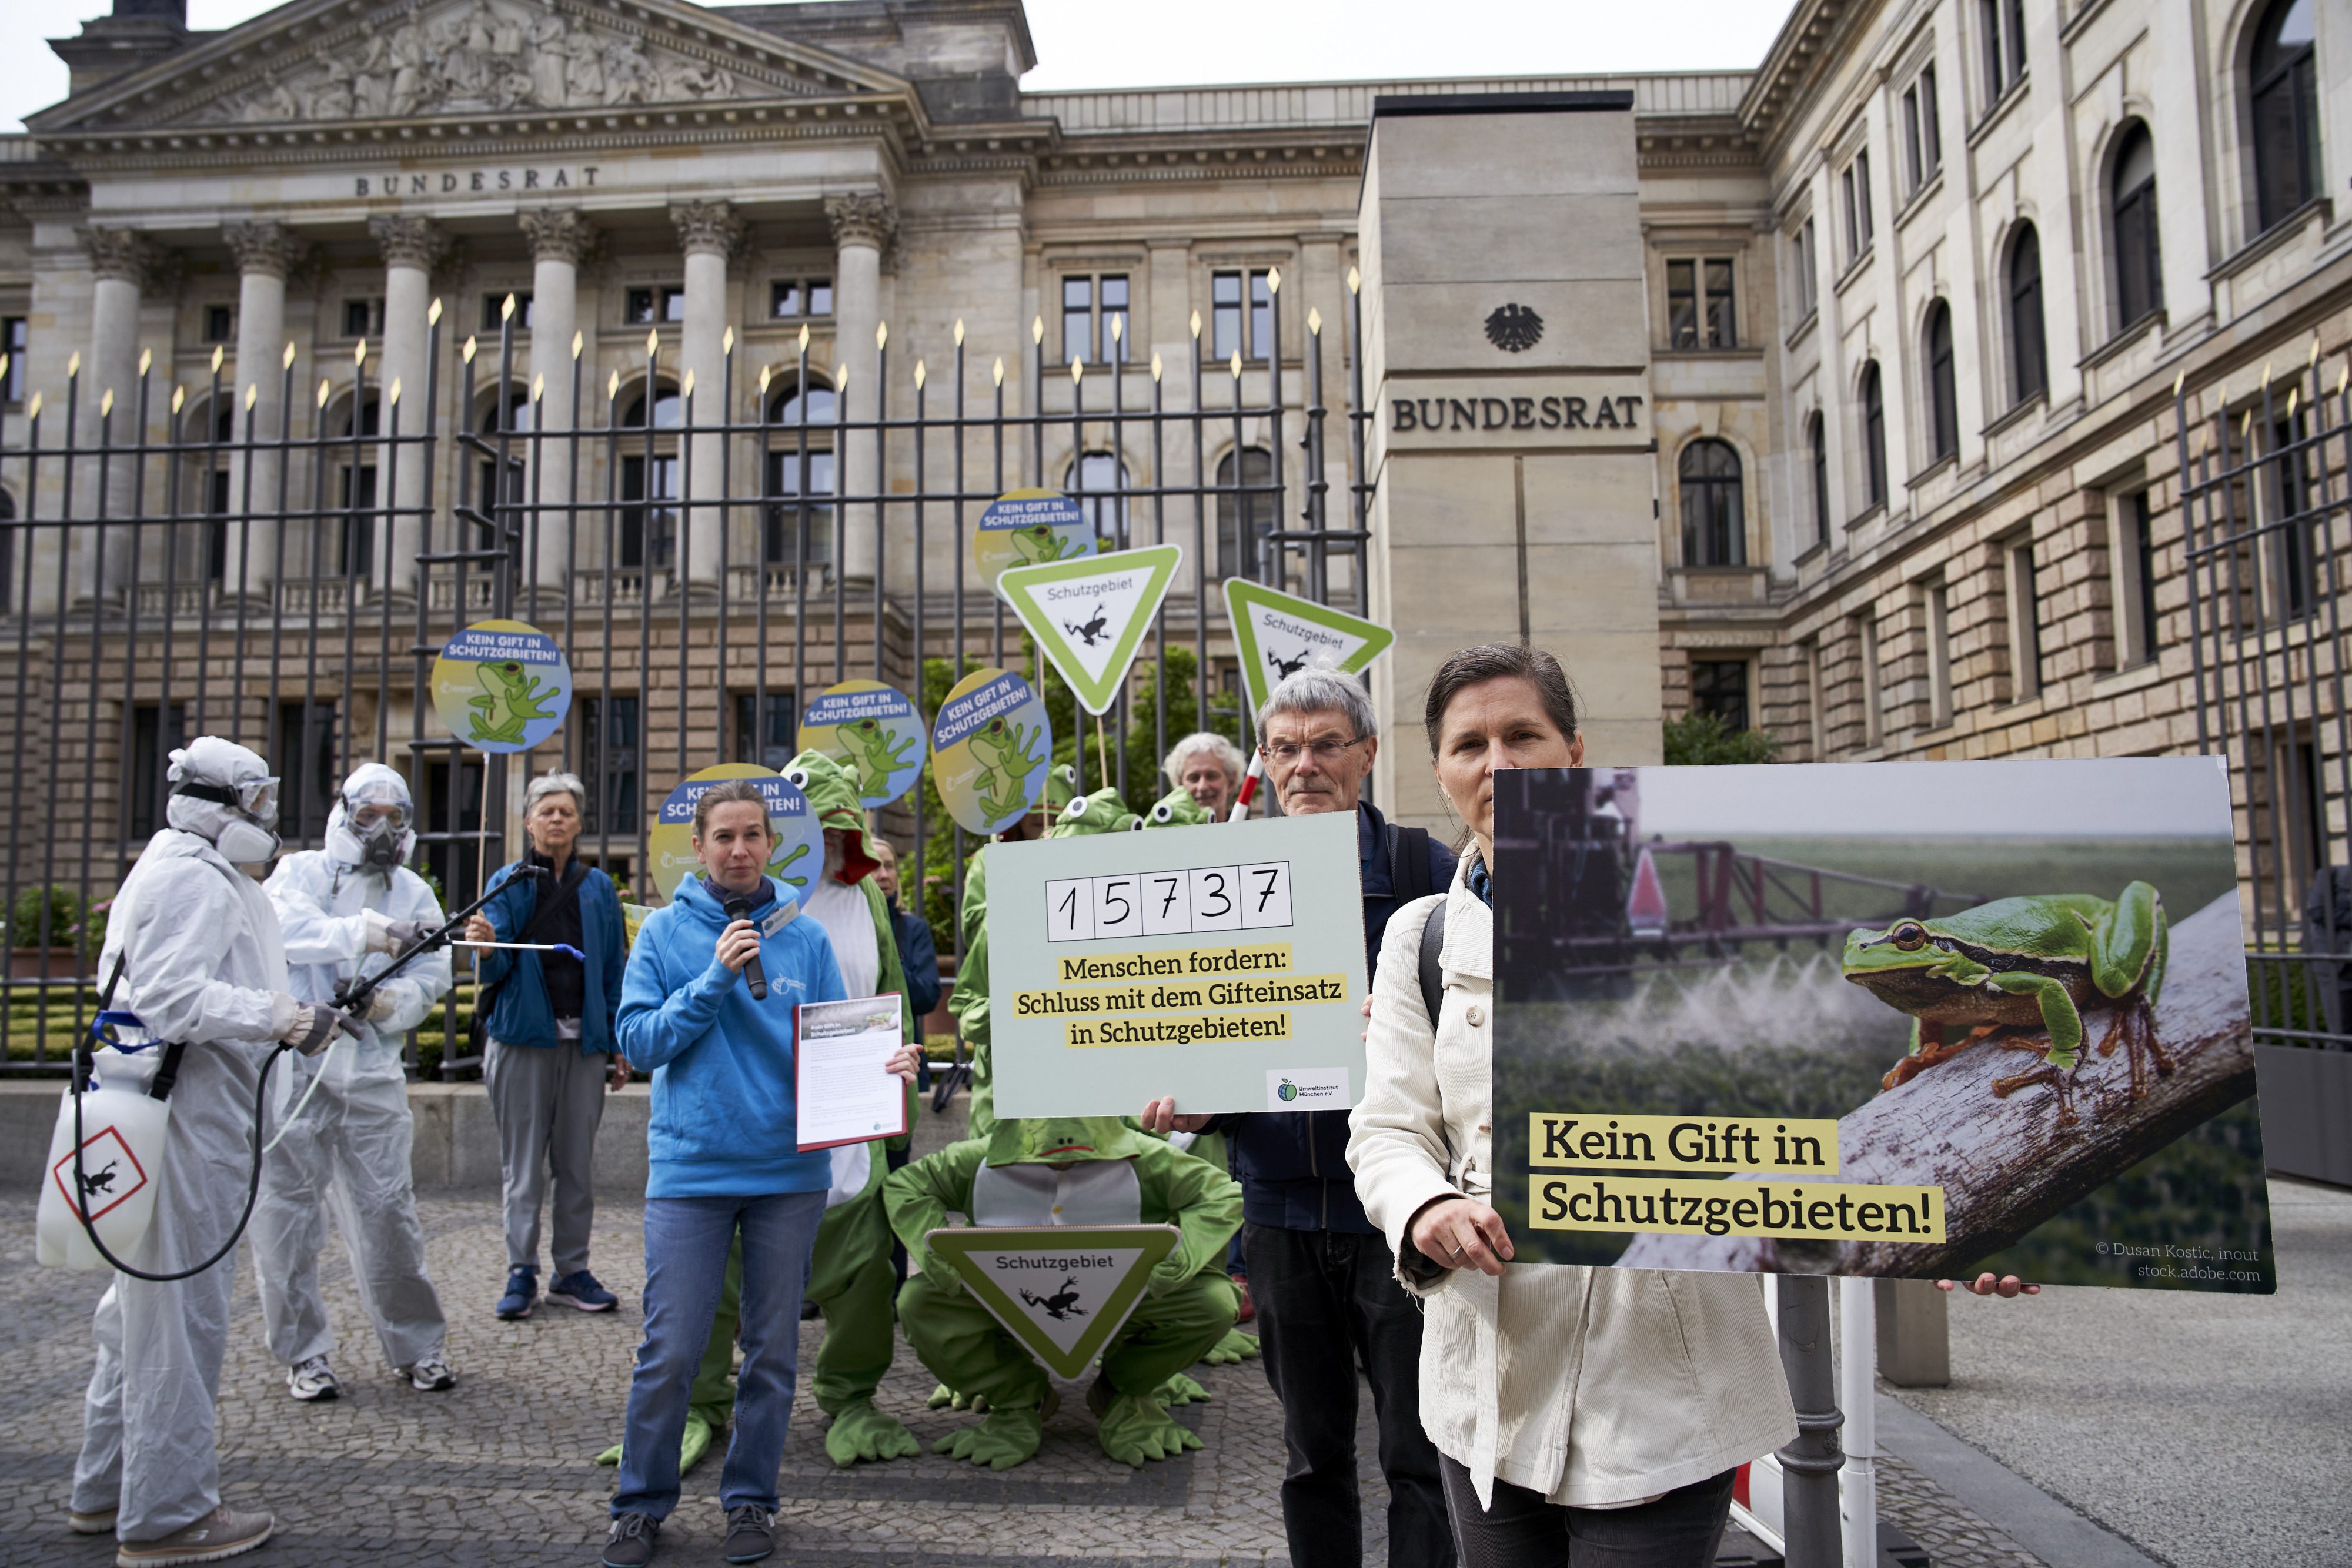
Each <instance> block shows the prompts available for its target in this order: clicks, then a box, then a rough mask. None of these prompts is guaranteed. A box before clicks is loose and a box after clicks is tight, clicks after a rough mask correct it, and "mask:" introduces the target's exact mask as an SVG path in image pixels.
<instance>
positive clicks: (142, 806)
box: [125, 703, 188, 840]
mask: <svg viewBox="0 0 2352 1568" xmlns="http://www.w3.org/2000/svg"><path fill="white" fill-rule="evenodd" d="M187 744H188V707H187V705H186V704H185V703H172V704H170V705H168V706H159V705H157V704H155V703H141V704H139V705H138V706H135V707H133V708H132V709H131V781H130V783H129V785H128V786H127V787H126V789H125V795H126V797H127V799H126V801H125V804H127V805H128V806H129V808H130V811H129V818H128V821H127V823H126V827H127V829H128V836H129V837H131V839H134V840H137V839H151V838H153V837H154V836H155V835H156V834H157V833H158V832H160V831H163V825H164V823H163V795H164V792H165V790H167V789H169V788H170V786H168V785H167V784H165V783H164V781H163V768H164V759H165V758H169V757H170V756H171V755H172V753H173V751H174V750H176V749H178V748H179V747H183V746H185V745H187Z"/></svg>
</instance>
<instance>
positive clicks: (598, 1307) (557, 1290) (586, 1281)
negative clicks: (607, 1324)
mask: <svg viewBox="0 0 2352 1568" xmlns="http://www.w3.org/2000/svg"><path fill="white" fill-rule="evenodd" d="M547 1299H548V1300H549V1301H562V1303H563V1304H564V1305H565V1306H567V1307H578V1308H579V1309H580V1310H581V1311H582V1312H611V1311H612V1310H613V1309H614V1307H617V1306H619V1305H620V1304H621V1298H620V1297H618V1296H616V1295H614V1294H613V1292H612V1291H608V1290H606V1289H604V1286H602V1285H600V1284H598V1283H597V1282H596V1276H595V1275H593V1274H591V1273H590V1272H589V1271H588V1270H585V1269H583V1270H580V1271H579V1272H578V1273H576V1274H566V1275H564V1276H563V1278H562V1279H561V1280H558V1281H555V1283H553V1284H551V1285H550V1286H548V1288H547Z"/></svg>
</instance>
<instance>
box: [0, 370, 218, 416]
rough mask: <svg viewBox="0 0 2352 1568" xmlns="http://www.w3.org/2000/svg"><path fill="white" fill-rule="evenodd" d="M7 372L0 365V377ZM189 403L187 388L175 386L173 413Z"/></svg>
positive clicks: (173, 390)
mask: <svg viewBox="0 0 2352 1568" xmlns="http://www.w3.org/2000/svg"><path fill="white" fill-rule="evenodd" d="M6 372H7V367H6V365H5V363H0V375H5V373H6ZM187 401H188V389H187V388H185V387H182V386H175V387H173V389H172V412H173V413H179V412H180V410H181V409H182V408H183V407H184V406H185V405H186V403H187Z"/></svg>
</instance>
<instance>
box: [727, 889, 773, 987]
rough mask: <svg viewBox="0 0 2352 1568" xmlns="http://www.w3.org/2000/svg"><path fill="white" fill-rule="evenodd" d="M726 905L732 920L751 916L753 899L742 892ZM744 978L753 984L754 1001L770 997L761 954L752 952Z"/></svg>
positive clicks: (745, 967)
mask: <svg viewBox="0 0 2352 1568" xmlns="http://www.w3.org/2000/svg"><path fill="white" fill-rule="evenodd" d="M726 907H727V918H728V919H730V920H749V919H750V918H751V900H750V899H748V898H746V897H744V896H743V895H742V894H740V893H739V894H734V895H733V896H732V897H730V898H729V899H728V901H727V905H726ZM743 978H744V979H745V980H746V981H748V982H749V983H750V984H751V999H752V1000H753V1001H755V1002H764V1001H766V1000H767V999H768V971H767V970H765V969H762V968H761V967H760V955H759V954H757V953H754V954H752V955H751V961H750V962H749V963H747V964H745V965H744V966H743Z"/></svg>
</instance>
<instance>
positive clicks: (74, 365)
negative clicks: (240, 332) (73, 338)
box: [66, 343, 221, 375]
mask: <svg viewBox="0 0 2352 1568" xmlns="http://www.w3.org/2000/svg"><path fill="white" fill-rule="evenodd" d="M220 368H221V346H220V345H219V344H218V343H215V344H214V345H213V374H215V375H218V374H220ZM80 369H81V355H80V354H79V353H77V354H75V355H74V357H73V358H72V359H70V360H68V361H66V374H68V375H72V374H73V373H74V372H76V371H79V370H80Z"/></svg>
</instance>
